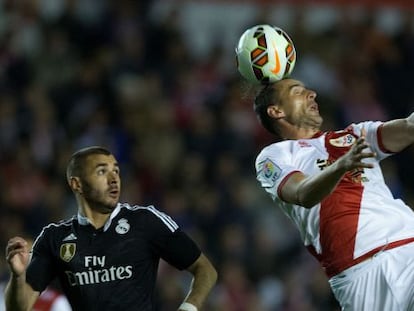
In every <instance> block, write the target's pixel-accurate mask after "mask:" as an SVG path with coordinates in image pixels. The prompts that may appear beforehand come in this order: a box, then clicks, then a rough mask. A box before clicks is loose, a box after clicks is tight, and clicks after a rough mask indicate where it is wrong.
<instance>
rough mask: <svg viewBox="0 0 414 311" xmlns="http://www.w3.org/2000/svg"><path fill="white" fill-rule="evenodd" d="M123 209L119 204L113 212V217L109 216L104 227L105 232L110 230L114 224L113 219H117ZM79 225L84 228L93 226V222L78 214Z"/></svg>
mask: <svg viewBox="0 0 414 311" xmlns="http://www.w3.org/2000/svg"><path fill="white" fill-rule="evenodd" d="M121 208H122V204H120V203H118V204H117V205H116V207H115V209H114V210H113V211H112V213H111V216H109V218H108V220H107V221H106V223H105V225H104V227H103V231H106V230H108V228H109V226H110V225H111V223H112V219H114V218H115V216H116V215H118V213H119V211H120V210H121ZM78 223H79V224H80V225H82V226H87V225H92V223H91V221H90V220H89V218H88V217H86V216H83V215H81V214H80V213H79V212H78Z"/></svg>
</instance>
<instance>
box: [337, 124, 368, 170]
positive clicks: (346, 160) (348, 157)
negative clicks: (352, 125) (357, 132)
mask: <svg viewBox="0 0 414 311" xmlns="http://www.w3.org/2000/svg"><path fill="white" fill-rule="evenodd" d="M365 134H366V132H365V130H364V129H363V130H362V134H361V136H360V137H359V138H358V139H357V140H356V142H355V143H354V145H353V146H352V147H351V149H350V150H349V151H348V152H347V153H346V154H345V155H343V156H342V157H341V158H339V159H338V162H339V163H338V165H340V166H342V167H343V169H344V170H345V171H351V170H353V169H356V168H373V167H374V165H373V164H372V163H366V162H364V161H363V160H364V159H367V158H374V157H375V156H376V153H375V152H372V151H370V149H369V147H370V146H369V144H368V143H367V142H366V141H365Z"/></svg>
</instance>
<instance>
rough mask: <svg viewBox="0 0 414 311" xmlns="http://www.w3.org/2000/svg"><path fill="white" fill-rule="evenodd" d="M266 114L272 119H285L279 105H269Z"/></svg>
mask: <svg viewBox="0 0 414 311" xmlns="http://www.w3.org/2000/svg"><path fill="white" fill-rule="evenodd" d="M267 114H268V115H269V116H270V117H271V118H272V119H281V118H284V117H285V113H284V112H283V110H282V109H280V107H279V105H271V106H269V107H267Z"/></svg>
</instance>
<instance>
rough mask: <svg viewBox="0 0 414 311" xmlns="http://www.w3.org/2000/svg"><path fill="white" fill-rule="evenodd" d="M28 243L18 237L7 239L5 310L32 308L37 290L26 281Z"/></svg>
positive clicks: (23, 310) (20, 310) (22, 310)
mask: <svg viewBox="0 0 414 311" xmlns="http://www.w3.org/2000/svg"><path fill="white" fill-rule="evenodd" d="M29 257H30V256H29V247H28V243H27V242H26V241H25V240H24V239H23V238H20V237H14V238H12V239H10V240H9V242H8V244H7V247H6V259H7V263H8V264H9V268H10V280H9V282H8V284H7V286H6V290H5V302H6V310H8V311H29V310H32V307H33V305H34V303H35V302H36V299H37V298H38V297H39V292H36V291H34V290H33V289H32V287H31V286H30V285H29V284H27V283H26V267H27V264H28V262H29Z"/></svg>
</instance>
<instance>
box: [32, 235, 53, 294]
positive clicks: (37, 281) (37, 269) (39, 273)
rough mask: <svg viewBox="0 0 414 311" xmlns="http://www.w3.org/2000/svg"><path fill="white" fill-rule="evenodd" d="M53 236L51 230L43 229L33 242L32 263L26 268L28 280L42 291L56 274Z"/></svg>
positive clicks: (37, 289) (35, 288) (34, 287)
mask: <svg viewBox="0 0 414 311" xmlns="http://www.w3.org/2000/svg"><path fill="white" fill-rule="evenodd" d="M51 236H52V234H51V233H50V231H48V230H47V229H43V231H42V232H41V233H40V235H39V236H38V237H37V239H36V240H35V242H34V244H33V248H32V253H31V259H30V263H29V266H28V267H27V270H26V282H27V283H29V284H30V286H32V288H33V289H34V290H35V291H39V292H42V291H43V290H44V289H45V288H46V287H47V286H48V285H49V284H50V282H51V281H52V280H53V279H54V278H55V276H56V269H55V264H54V262H53V255H52V252H51V251H50V243H51V242H50V241H49V239H50V238H51Z"/></svg>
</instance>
